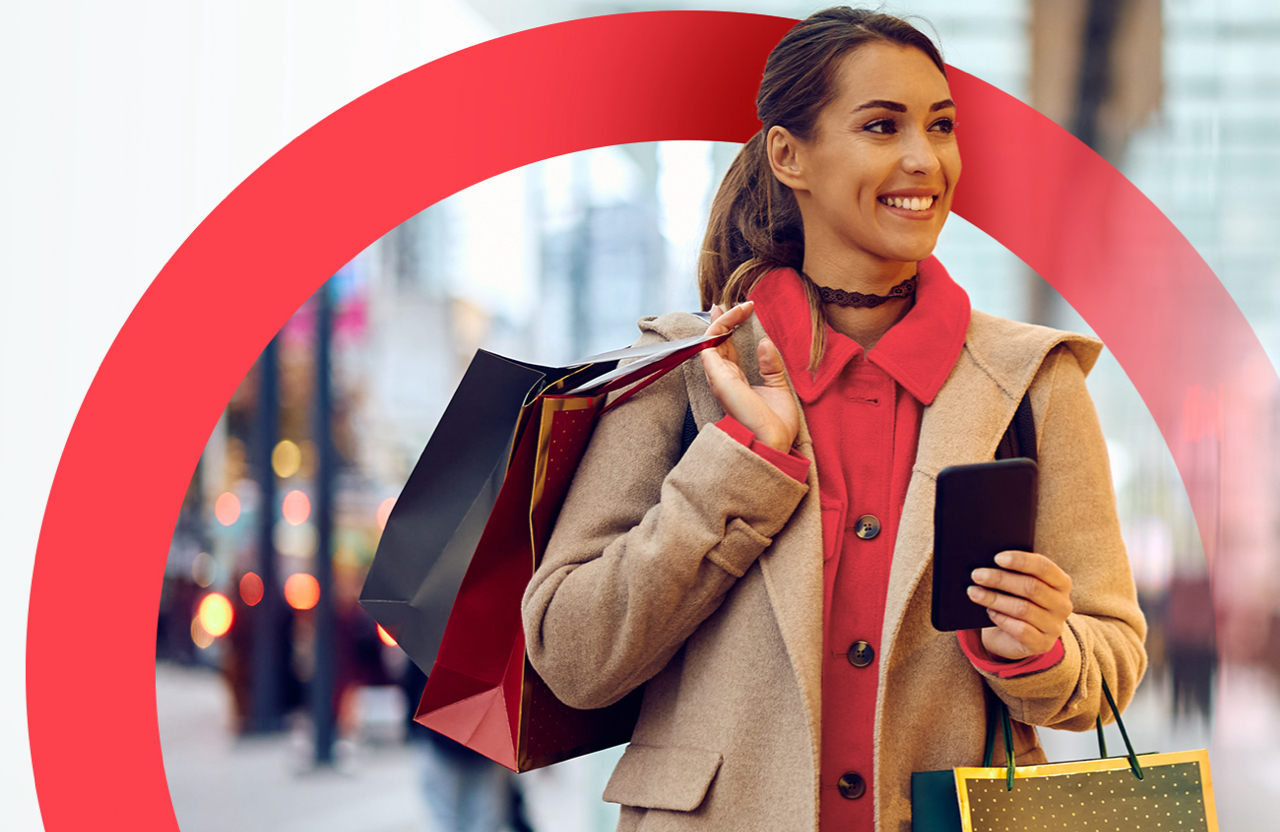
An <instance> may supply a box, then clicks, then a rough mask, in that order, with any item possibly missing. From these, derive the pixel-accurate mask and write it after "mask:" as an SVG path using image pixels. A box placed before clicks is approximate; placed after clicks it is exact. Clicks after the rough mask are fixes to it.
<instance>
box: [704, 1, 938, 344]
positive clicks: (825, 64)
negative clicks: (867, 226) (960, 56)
mask: <svg viewBox="0 0 1280 832" xmlns="http://www.w3.org/2000/svg"><path fill="white" fill-rule="evenodd" d="M868 43H890V44H895V45H898V46H904V47H914V48H916V49H919V50H920V51H921V52H923V53H924V54H925V55H926V56H928V57H929V59H930V60H932V61H933V62H934V64H936V65H937V67H938V69H939V71H941V72H942V74H943V75H944V76H945V75H946V74H947V69H946V64H944V63H943V61H942V56H941V55H940V54H939V53H938V48H937V47H936V46H934V44H933V41H931V40H929V38H928V36H926V35H925V34H924V33H922V32H921V31H920V30H918V29H916V28H915V27H913V26H912V25H911V24H909V23H907V22H906V21H904V20H901V19H899V18H896V17H893V16H892V15H887V14H880V13H878V12H872V11H867V10H865V9H851V8H849V7H847V6H838V7H836V8H831V9H824V10H823V11H820V12H816V13H815V14H813V15H810V16H809V17H808V18H806V19H805V20H802V21H801V22H800V23H798V24H796V25H795V26H794V27H793V28H792V29H791V31H789V32H787V34H786V35H784V36H783V38H782V40H781V41H779V42H778V45H777V46H775V47H774V48H773V51H772V52H770V53H769V60H768V61H767V62H766V63H765V68H764V77H763V79H762V80H761V81H760V93H759V95H757V96H756V115H757V116H759V118H760V122H761V124H762V125H763V127H761V129H760V131H759V132H757V133H756V134H755V135H754V136H752V137H751V140H750V141H748V142H747V143H746V145H745V146H744V147H743V148H742V150H741V152H739V153H738V156H737V158H735V159H734V160H733V164H731V165H730V166H729V170H728V172H727V173H726V174H725V177H724V180H723V181H722V182H721V183H720V190H719V191H717V192H716V196H715V199H714V200H713V201H712V203H711V217H710V219H709V220H708V222H707V236H706V238H705V239H704V241H703V244H702V255H701V256H700V257H699V259H698V289H699V292H700V294H701V296H702V307H703V308H704V309H709V308H710V307H711V304H713V303H718V304H720V305H721V306H722V307H724V308H726V309H727V308H729V307H730V306H733V305H734V304H738V303H742V302H743V301H744V300H746V298H747V294H748V293H749V292H750V291H751V289H752V288H753V287H754V286H755V284H756V282H757V281H758V280H759V279H760V278H761V277H763V276H764V275H765V274H767V273H768V272H770V271H772V270H773V269H776V268H781V267H785V266H789V267H791V268H793V269H795V270H796V271H797V272H800V270H801V266H802V265H803V264H804V226H803V224H802V223H801V220H800V208H799V206H798V205H797V204H796V198H795V195H794V194H793V193H792V192H791V189H790V188H788V187H786V186H785V185H783V184H782V183H780V182H779V181H778V180H777V179H776V178H775V177H774V175H773V170H772V169H771V168H770V167H769V160H768V157H767V155H766V147H765V137H766V135H767V134H768V132H769V128H771V127H774V126H775V125H776V126H780V127H785V128H786V129H787V130H788V131H790V132H791V134H792V135H794V136H796V137H797V138H799V139H801V140H802V141H805V140H808V139H809V137H810V136H811V135H812V134H813V129H814V124H815V123H816V122H817V120H818V114H819V113H820V112H822V108H823V107H825V106H826V105H827V103H828V102H829V101H831V99H832V98H834V97H835V91H834V89H833V87H834V84H833V83H832V79H833V78H834V77H835V73H836V70H837V68H838V67H839V59H840V58H842V57H843V56H844V55H846V54H847V53H848V52H850V51H852V50H854V49H857V48H858V47H860V46H863V45H865V44H868ZM804 284H805V291H806V292H807V294H808V296H809V308H810V309H811V310H812V312H813V331H814V338H813V348H812V351H811V354H810V359H809V366H810V369H816V368H817V366H818V362H819V361H820V360H821V358H822V350H823V347H824V346H825V340H826V339H825V333H826V316H825V315H824V314H823V312H822V304H821V302H820V301H819V300H818V293H817V288H816V287H815V286H814V285H813V284H812V283H811V282H809V280H808V279H807V278H806V279H805V280H804Z"/></svg>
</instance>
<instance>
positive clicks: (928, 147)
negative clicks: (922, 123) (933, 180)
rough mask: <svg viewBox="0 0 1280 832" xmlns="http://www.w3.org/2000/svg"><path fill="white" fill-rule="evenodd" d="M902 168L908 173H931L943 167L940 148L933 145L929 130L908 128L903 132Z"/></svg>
mask: <svg viewBox="0 0 1280 832" xmlns="http://www.w3.org/2000/svg"><path fill="white" fill-rule="evenodd" d="M901 135H902V136H903V147H902V169H903V170H905V171H906V172H907V173H919V174H925V175H931V174H934V173H937V172H938V170H939V168H941V167H942V161H941V160H940V159H939V158H938V150H937V148H935V147H934V146H933V142H932V141H931V140H930V136H929V134H928V132H926V131H924V130H907V131H904V132H903V133H902V134H901Z"/></svg>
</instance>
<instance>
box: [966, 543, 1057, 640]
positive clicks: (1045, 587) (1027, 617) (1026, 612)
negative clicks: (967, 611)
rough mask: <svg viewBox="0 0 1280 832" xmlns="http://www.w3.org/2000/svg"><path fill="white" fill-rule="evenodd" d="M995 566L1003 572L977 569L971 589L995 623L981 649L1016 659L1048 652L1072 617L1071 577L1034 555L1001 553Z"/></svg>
mask: <svg viewBox="0 0 1280 832" xmlns="http://www.w3.org/2000/svg"><path fill="white" fill-rule="evenodd" d="M996 564H997V565H999V566H1000V567H1001V568H1000V569H975V570H973V575H972V577H973V582H974V583H975V584H977V586H971V587H969V598H970V599H972V600H973V601H974V603H977V604H981V605H982V606H984V607H986V608H987V612H988V614H989V615H990V616H991V622H992V623H993V624H994V625H995V626H994V627H987V628H985V629H983V631H982V646H983V647H985V648H986V650H987V652H988V653H990V654H991V655H992V656H994V657H999V658H1003V659H1010V660H1013V661H1017V660H1018V659H1025V658H1027V657H1028V656H1035V655H1039V654H1040V653H1045V652H1048V651H1049V650H1050V649H1051V648H1052V647H1053V645H1054V642H1056V641H1057V640H1058V639H1059V638H1060V637H1061V636H1062V632H1063V630H1064V629H1065V628H1066V622H1067V616H1068V615H1070V614H1071V610H1072V607H1071V576H1070V575H1068V574H1067V573H1066V572H1063V571H1062V570H1061V569H1060V568H1058V565H1057V564H1056V563H1054V562H1053V561H1051V560H1049V559H1048V558H1047V557H1045V556H1044V555H1038V554H1036V553H1035V552H1018V551H1009V552H1001V553H1000V554H998V555H996Z"/></svg>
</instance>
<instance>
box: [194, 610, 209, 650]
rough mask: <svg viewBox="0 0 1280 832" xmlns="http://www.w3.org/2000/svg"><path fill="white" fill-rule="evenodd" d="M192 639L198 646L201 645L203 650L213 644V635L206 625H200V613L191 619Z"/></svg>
mask: <svg viewBox="0 0 1280 832" xmlns="http://www.w3.org/2000/svg"><path fill="white" fill-rule="evenodd" d="M191 640H192V641H194V642H195V643H196V647H199V648H200V649H201V650H204V649H205V648H207V647H208V646H209V645H211V644H213V636H211V635H209V633H208V632H206V631H205V629H204V627H202V626H200V616H198V615H197V616H196V617H195V618H193V619H191Z"/></svg>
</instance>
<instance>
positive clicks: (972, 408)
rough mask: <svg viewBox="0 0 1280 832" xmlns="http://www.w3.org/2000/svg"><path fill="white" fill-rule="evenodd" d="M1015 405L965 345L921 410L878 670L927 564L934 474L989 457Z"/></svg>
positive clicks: (886, 663)
mask: <svg viewBox="0 0 1280 832" xmlns="http://www.w3.org/2000/svg"><path fill="white" fill-rule="evenodd" d="M1017 404H1018V402H1017V399H1015V398H1013V397H1011V396H1010V395H1009V394H1008V393H1006V392H1005V391H1004V390H1003V389H1001V386H1000V385H999V384H997V383H996V381H995V380H993V379H992V377H991V376H990V375H988V374H987V373H986V372H984V371H983V370H982V369H981V368H980V367H979V366H978V365H977V364H976V363H975V362H974V360H973V356H972V355H971V353H970V352H969V349H968V347H967V346H966V348H965V350H964V351H963V352H961V354H960V358H959V360H958V361H957V362H956V365H955V367H954V368H953V369H952V371H951V375H950V377H948V379H947V382H946V384H944V385H943V386H942V389H941V390H940V391H939V392H938V395H937V397H936V398H935V399H934V401H933V404H931V405H929V406H928V407H926V408H925V409H924V415H923V418H922V420H921V423H920V443H919V447H918V450H917V452H916V462H915V466H914V467H913V469H912V472H911V483H910V485H909V486H908V488H907V497H906V501H905V503H904V504H903V507H902V519H901V521H900V523H899V526H898V539H897V541H896V543H895V545H894V550H893V565H892V567H891V571H890V577H889V594H888V597H887V598H886V601H885V620H884V635H883V643H884V644H885V645H886V647H887V650H886V654H885V660H884V665H883V667H885V668H887V667H889V666H890V665H891V663H892V658H893V655H892V654H893V648H894V646H895V643H896V642H897V641H898V635H899V630H900V628H901V625H902V621H903V617H904V616H905V614H906V611H907V604H908V603H909V601H910V600H911V598H912V597H913V596H914V595H915V594H916V590H917V589H918V588H919V586H920V582H921V580H922V579H923V577H924V576H925V573H926V572H927V571H928V568H929V565H930V563H931V559H932V555H933V506H934V493H935V488H936V484H937V478H938V472H939V471H941V470H942V469H943V468H946V467H947V466H949V465H965V464H969V463H974V462H985V461H988V460H990V459H993V458H994V453H995V448H996V445H997V444H998V443H999V441H1000V437H1001V435H1002V434H1003V433H1004V429H1005V426H1007V425H1008V424H1009V420H1010V419H1012V418H1013V413H1014V410H1015V409H1016V408H1017Z"/></svg>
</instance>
